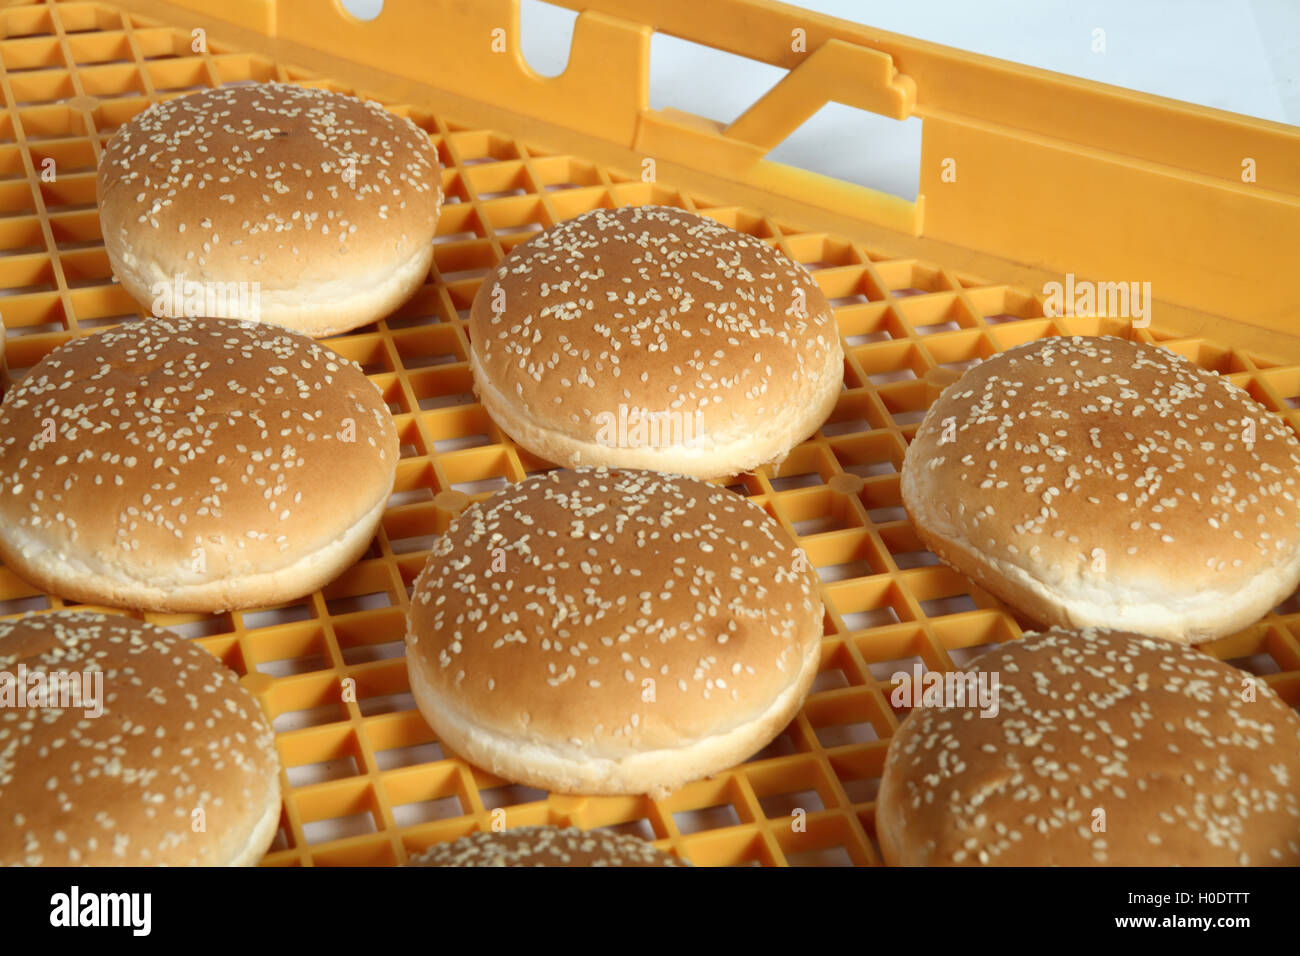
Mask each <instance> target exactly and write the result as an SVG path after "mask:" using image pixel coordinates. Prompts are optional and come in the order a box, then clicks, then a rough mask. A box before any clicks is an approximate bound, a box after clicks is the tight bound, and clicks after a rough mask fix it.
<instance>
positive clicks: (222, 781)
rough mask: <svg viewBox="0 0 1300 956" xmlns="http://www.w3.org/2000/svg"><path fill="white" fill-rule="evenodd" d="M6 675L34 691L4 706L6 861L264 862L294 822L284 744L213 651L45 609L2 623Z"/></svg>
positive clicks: (0, 796)
mask: <svg viewBox="0 0 1300 956" xmlns="http://www.w3.org/2000/svg"><path fill="white" fill-rule="evenodd" d="M0 674H4V675H10V676H11V678H12V680H10V679H7V678H5V677H0V696H3V695H4V694H6V693H9V694H14V693H16V687H17V686H21V687H22V689H23V691H24V693H25V694H26V695H27V696H26V700H25V704H26V706H17V705H16V704H15V703H14V702H13V701H12V700H9V701H7V706H5V707H3V708H0V754H2V755H3V759H0V866H12V865H28V866H155V865H171V866H182V865H203V866H250V865H252V864H254V863H256V862H257V861H258V860H260V859H261V858H262V855H263V854H264V853H265V852H266V848H267V847H268V846H269V845H270V844H271V841H272V839H274V837H275V831H276V827H277V825H278V823H279V820H280V777H279V773H280V768H279V761H278V760H277V758H276V752H275V741H274V738H273V736H272V733H271V727H270V725H269V724H268V723H267V721H266V717H265V715H263V713H262V710H261V708H260V707H259V706H258V703H257V701H256V700H255V699H254V698H253V697H252V695H250V694H249V693H248V692H247V691H245V690H244V689H243V688H242V687H240V685H239V681H238V680H237V679H236V677H235V675H234V674H233V673H231V672H230V671H229V670H227V669H226V668H225V667H223V666H222V665H221V664H220V662H218V661H217V660H216V658H214V657H213V656H212V655H211V654H209V653H207V652H206V651H204V650H203V649H202V648H200V647H199V646H198V645H196V644H192V643H191V642H189V641H187V640H183V639H182V638H180V637H177V636H176V635H175V634H173V633H172V632H171V631H166V630H163V629H162V628H158V627H154V626H153V625H151V624H145V623H143V622H140V621H135V620H131V619H130V618H126V617H117V616H111V615H104V614H94V613H89V612H84V611H69V612H56V613H51V614H31V615H27V616H26V617H22V618H18V619H13V620H6V621H0ZM20 674H24V675H25V678H26V679H25V680H23V681H18V682H17V684H15V683H14V681H17V678H18V676H19V675H20ZM35 674H40V675H41V678H40V679H39V681H37V680H36V679H35V678H34V677H33V675H35ZM96 675H98V676H96ZM56 683H57V685H58V688H59V690H58V693H57V695H55V694H49V695H48V696H45V697H41V696H39V695H36V696H34V689H35V688H36V687H38V686H44V687H45V688H47V689H48V690H53V688H54V687H55V685H56ZM6 684H7V688H8V689H7V690H6ZM96 684H99V685H100V686H99V689H98V690H95V689H94V688H95V685H96ZM92 697H93V698H95V700H96V701H97V703H96V704H95V705H94V706H87V705H88V704H89V703H91V698H92ZM96 710H98V711H100V712H99V713H96V712H95V711H96Z"/></svg>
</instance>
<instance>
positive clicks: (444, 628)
mask: <svg viewBox="0 0 1300 956" xmlns="http://www.w3.org/2000/svg"><path fill="white" fill-rule="evenodd" d="M494 564H495V568H494ZM821 620H822V605H821V601H820V599H819V598H818V596H817V588H816V584H815V580H814V577H813V573H812V571H811V570H810V569H809V566H808V564H807V562H806V561H804V560H803V559H802V554H801V553H797V552H796V549H795V548H794V546H793V545H792V544H791V543H790V542H789V541H788V540H787V538H786V537H785V535H784V533H783V532H782V531H781V528H780V526H779V525H778V524H777V523H776V522H775V521H774V520H772V518H770V517H769V516H768V515H767V514H766V513H765V512H764V511H763V510H762V509H761V508H759V507H758V506H756V505H754V504H751V503H750V502H749V501H747V500H745V499H744V498H742V497H740V496H739V495H736V494H733V493H732V492H730V491H727V490H725V489H722V488H717V487H715V486H713V485H709V484H706V483H704V482H702V481H698V480H696V479H693V478H683V477H679V476H675V475H663V474H659V473H657V472H649V471H624V470H619V469H611V470H605V469H603V468H597V469H579V470H577V471H565V470H556V471H550V472H547V473H545V474H543V475H539V476H536V477H534V478H530V479H528V480H526V481H523V482H520V483H519V484H517V485H514V486H512V487H510V488H507V489H505V490H503V491H500V492H498V493H496V494H495V495H493V496H492V497H490V498H488V499H486V500H485V501H482V502H480V503H478V504H476V505H474V506H473V507H471V508H470V509H469V510H468V511H466V512H464V513H463V514H461V515H459V516H458V517H457V518H456V519H455V520H453V521H452V522H451V525H450V527H449V528H448V529H447V533H446V534H445V535H443V536H442V537H441V538H440V539H439V540H438V542H437V544H436V545H435V546H434V551H433V554H432V555H431V556H430V558H429V562H428V564H427V565H426V566H425V569H424V572H423V573H422V574H421V576H420V578H419V580H418V581H417V583H416V587H415V591H414V593H413V594H412V597H411V614H410V634H409V635H408V638H407V640H408V650H407V654H408V658H412V657H413V658H416V660H417V661H418V662H419V664H421V665H422V666H423V670H424V673H425V674H426V675H427V678H428V680H429V683H430V684H431V686H432V687H433V688H434V690H435V691H436V692H437V693H438V694H439V695H440V697H441V699H442V700H441V702H442V703H443V704H445V705H446V706H447V707H449V708H450V709H451V710H453V711H454V712H456V713H457V714H458V715H460V716H461V717H463V718H467V719H472V720H473V722H474V723H476V724H479V725H481V726H485V727H487V728H489V729H493V730H496V731H498V732H501V733H509V734H515V735H518V734H520V733H525V734H526V735H527V736H531V737H535V738H540V739H542V740H545V741H548V742H553V741H560V742H563V743H567V742H569V741H581V745H582V746H584V747H589V749H590V750H591V751H593V752H619V753H621V752H624V751H626V752H639V751H643V750H650V749H659V748H665V747H674V746H679V745H681V744H682V743H683V742H684V741H694V740H696V739H697V738H699V737H703V736H707V735H710V734H715V733H723V732H726V731H728V730H731V729H734V728H735V727H738V726H741V725H743V724H746V723H748V722H749V721H751V720H753V719H755V718H756V717H757V716H758V715H759V714H761V713H763V712H764V711H766V710H767V709H768V707H770V705H771V703H772V701H773V699H775V698H776V697H777V696H778V695H779V694H780V693H781V692H782V691H784V690H786V689H788V688H789V687H790V685H791V684H792V683H793V682H794V681H795V679H796V677H797V675H798V674H799V671H800V668H801V666H802V663H803V660H804V657H805V655H806V653H807V651H808V648H809V645H810V643H814V642H816V641H818V640H820V637H821ZM575 701H580V702H581V703H580V705H576V704H575Z"/></svg>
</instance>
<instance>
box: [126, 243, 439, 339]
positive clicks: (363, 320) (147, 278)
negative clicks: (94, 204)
mask: <svg viewBox="0 0 1300 956" xmlns="http://www.w3.org/2000/svg"><path fill="white" fill-rule="evenodd" d="M106 246H107V243H106ZM433 248H434V247H433V242H432V236H430V241H428V242H423V243H421V244H419V246H418V247H417V248H416V250H415V252H413V253H412V254H411V255H410V256H408V257H407V258H406V259H405V260H402V261H400V262H396V263H394V264H393V266H392V268H391V269H390V270H388V271H386V272H384V273H382V274H380V275H373V274H371V275H363V276H358V277H356V279H355V280H354V281H349V282H344V281H343V280H335V281H334V282H331V283H328V285H327V286H321V285H310V284H309V285H304V286H303V287H302V288H300V289H276V290H269V289H263V290H261V292H260V295H259V301H260V306H259V310H258V317H257V321H258V322H261V323H263V324H265V325H278V326H280V327H281V328H285V329H289V330H290V331H293V332H301V333H303V334H304V335H309V336H311V337H312V338H318V339H319V338H325V337H327V336H331V335H339V334H341V333H343V332H349V331H351V330H352V329H356V328H360V327H361V326H363V325H369V324H370V323H372V322H378V321H379V320H380V319H382V318H385V317H386V316H388V315H389V314H391V313H392V312H393V311H394V310H396V309H397V308H398V307H399V306H401V305H402V304H404V303H405V302H406V301H407V300H408V299H410V298H411V296H413V295H414V294H415V292H416V290H417V289H419V288H420V286H421V285H423V284H424V280H425V279H426V278H427V277H428V275H429V267H430V266H431V265H432V263H433ZM108 252H109V264H110V266H111V268H112V270H113V275H115V276H116V277H117V280H118V282H119V283H121V285H122V288H123V289H125V290H126V291H127V293H128V294H129V295H130V296H131V298H133V299H134V300H135V301H136V303H137V304H138V305H139V306H140V308H141V310H142V311H143V312H144V313H145V315H152V314H153V305H154V295H153V293H152V291H151V290H152V289H153V287H154V284H155V283H157V282H163V283H168V282H171V281H173V280H172V276H171V274H170V273H167V272H166V271H164V269H163V268H162V267H161V266H159V265H158V264H157V263H155V262H130V261H129V260H130V259H131V258H132V257H129V256H128V257H123V256H121V255H119V254H118V251H117V250H116V249H113V248H109V250H108ZM195 281H202V280H199V279H198V277H195ZM210 281H213V282H217V281H233V280H218V279H211V280H210ZM207 317H208V318H242V316H239V315H235V314H230V315H215V316H207ZM196 318H197V316H196Z"/></svg>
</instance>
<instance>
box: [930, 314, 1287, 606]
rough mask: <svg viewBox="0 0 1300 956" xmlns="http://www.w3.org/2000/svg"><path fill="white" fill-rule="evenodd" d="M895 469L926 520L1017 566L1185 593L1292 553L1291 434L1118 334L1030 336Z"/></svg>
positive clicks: (1227, 390)
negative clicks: (1088, 571) (1080, 567)
mask: <svg viewBox="0 0 1300 956" xmlns="http://www.w3.org/2000/svg"><path fill="white" fill-rule="evenodd" d="M945 431H947V433H948V439H947V440H945ZM1246 438H1253V442H1250V443H1248V442H1247V441H1246V440H1245V439H1246ZM904 467H905V470H906V471H909V472H910V473H911V474H910V475H909V476H908V479H907V480H905V482H904V484H905V485H907V484H910V483H912V482H914V483H915V484H914V485H913V487H914V490H915V495H916V498H917V499H918V500H920V501H922V502H925V505H924V507H925V511H926V513H927V516H928V519H929V521H930V523H931V524H933V523H934V522H935V521H938V520H940V519H942V521H943V523H944V524H950V525H952V526H953V527H955V528H957V529H958V530H959V531H960V532H961V533H962V534H963V535H964V536H965V537H966V538H967V539H968V540H970V541H971V542H972V543H973V545H974V546H975V547H977V548H979V549H981V550H985V551H990V552H991V553H993V554H994V555H995V556H997V557H998V558H1000V559H1002V560H1006V561H1010V562H1012V563H1014V564H1017V565H1020V566H1021V567H1025V566H1026V565H1029V566H1034V567H1041V566H1049V567H1050V566H1066V565H1069V566H1076V565H1077V564H1079V563H1083V564H1084V565H1085V566H1086V567H1087V568H1092V567H1093V566H1094V565H1096V566H1097V567H1099V568H1100V567H1104V569H1105V571H1104V574H1102V575H1101V577H1102V578H1109V579H1112V580H1122V581H1124V582H1126V583H1128V584H1131V585H1141V584H1150V585H1154V586H1156V587H1163V586H1166V585H1168V586H1172V587H1174V588H1184V589H1185V588H1189V587H1190V588H1192V589H1195V588H1196V587H1197V583H1198V582H1205V583H1207V584H1214V583H1221V581H1218V580H1217V578H1216V576H1217V575H1219V574H1220V573H1222V572H1225V571H1226V572H1227V573H1229V574H1231V575H1233V576H1234V577H1235V576H1249V575H1251V574H1254V573H1258V572H1260V571H1265V572H1267V571H1268V570H1269V569H1271V568H1272V567H1274V566H1275V565H1276V564H1278V563H1279V562H1281V561H1283V560H1286V559H1289V557H1290V556H1291V555H1292V554H1293V553H1294V551H1295V549H1296V548H1297V547H1300V498H1298V497H1297V495H1300V485H1298V484H1297V482H1298V481H1300V442H1297V440H1296V437H1295V435H1294V434H1293V433H1292V431H1291V429H1290V428H1288V427H1287V426H1286V425H1285V424H1284V423H1283V422H1281V421H1279V420H1278V418H1277V417H1276V416H1275V415H1273V414H1272V413H1270V412H1269V411H1268V410H1267V409H1265V408H1263V407H1262V406H1260V405H1259V404H1257V403H1256V402H1255V401H1254V400H1252V399H1251V397H1250V396H1249V395H1248V394H1246V392H1244V391H1242V390H1241V389H1239V388H1237V387H1236V386H1234V385H1232V384H1231V383H1230V382H1228V381H1227V380H1226V379H1224V378H1222V377H1221V376H1219V375H1216V374H1214V373H1212V372H1206V371H1204V370H1202V369H1200V368H1197V367H1196V366H1195V365H1193V364H1192V363H1191V362H1188V361H1187V360H1186V359H1184V358H1182V357H1181V356H1179V355H1177V354H1175V353H1173V352H1170V351H1169V350H1167V349H1164V348H1160V347H1157V346H1151V345H1142V344H1137V343H1134V342H1130V341H1127V340H1124V339H1118V338H1112V337H1109V336H1106V337H1099V338H1091V337H1074V338H1046V339H1041V340H1038V341H1035V342H1031V343H1028V344H1026V345H1022V346H1019V347H1017V348H1014V349H1010V350H1008V351H1006V352H1002V353H1000V354H998V355H994V356H992V357H991V358H989V359H987V360H985V361H984V362H981V363H980V364H979V365H977V366H975V367H974V368H972V369H970V370H969V371H968V372H966V374H965V375H963V376H962V377H961V378H960V379H959V380H958V381H957V382H955V383H954V384H953V385H950V386H949V387H948V388H947V389H945V390H944V392H943V394H942V395H941V396H940V397H939V399H938V400H937V401H936V402H935V403H934V404H933V405H932V406H931V407H930V411H929V412H928V413H927V414H926V417H925V420H924V422H923V423H922V424H921V427H920V429H918V431H917V434H916V438H915V439H914V440H913V442H912V444H911V446H910V447H909V448H908V452H907V459H906V463H905V466H904ZM909 504H910V503H909ZM1097 549H1101V551H1102V552H1103V554H1101V555H1098V554H1097V553H1096V552H1097ZM1099 558H1100V559H1101V560H1098V559H1099Z"/></svg>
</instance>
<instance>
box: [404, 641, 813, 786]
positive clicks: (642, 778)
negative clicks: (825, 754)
mask: <svg viewBox="0 0 1300 956" xmlns="http://www.w3.org/2000/svg"><path fill="white" fill-rule="evenodd" d="M817 632H818V636H817V639H816V640H812V641H809V647H808V649H807V650H806V651H805V653H804V657H803V660H802V662H801V666H800V670H799V673H798V674H797V675H796V677H795V679H794V680H793V681H792V682H791V683H790V684H789V685H788V686H787V687H786V688H785V689H784V690H783V691H782V692H781V693H780V695H779V696H778V697H777V698H776V699H775V700H774V701H773V702H772V704H771V706H770V707H768V708H767V710H765V711H763V713H761V714H760V715H759V716H757V717H756V718H754V719H753V720H752V721H750V722H748V723H745V724H742V725H741V726H739V727H736V728H735V729H733V730H731V731H728V732H727V733H723V734H717V735H714V736H711V737H705V738H703V739H701V740H698V741H696V742H694V743H690V744H687V745H685V746H682V747H676V748H671V749H662V750H647V751H643V752H641V753H634V754H627V755H624V756H620V757H618V758H611V757H598V756H594V755H593V756H584V755H582V754H580V753H578V752H577V751H576V748H572V747H567V748H565V749H563V750H562V749H561V748H559V747H551V746H549V745H547V744H543V743H536V742H529V741H525V740H522V739H520V738H517V737H511V736H509V735H506V734H502V733H500V732H498V731H495V730H489V729H486V728H483V727H480V726H477V725H475V724H473V723H471V722H470V721H468V720H466V719H464V718H463V717H461V716H459V715H457V714H454V713H452V712H451V710H450V709H449V708H448V707H446V706H444V705H443V703H442V702H441V701H440V700H439V698H438V695H437V693H436V692H435V691H434V690H433V688H432V686H431V685H430V683H429V682H428V680H427V679H426V678H425V676H424V674H423V669H424V668H425V667H427V666H429V665H428V664H427V663H426V662H425V661H423V660H421V659H419V657H418V656H417V655H416V654H413V653H412V651H411V648H410V644H409V641H408V645H407V656H406V661H407V671H408V672H409V675H410V682H411V693H412V695H413V696H414V697H415V702H416V704H417V706H418V707H419V709H420V713H421V714H422V715H423V716H424V719H425V720H426V721H427V722H428V724H429V726H430V727H432V728H433V731H434V733H435V734H436V735H437V737H438V740H439V742H441V743H444V744H446V745H447V746H448V747H450V748H451V749H452V750H454V751H455V752H456V753H457V754H459V755H460V756H462V757H464V758H465V759H466V760H468V761H469V762H470V763H472V764H474V765H475V766H478V767H482V768H483V769H484V770H487V771H489V772H491V773H493V774H495V775H496V776H499V777H503V778H505V779H506V780H510V781H512V782H514V783H519V784H523V785H525V786H530V787H537V788H538V789H542V790H547V791H549V792H552V793H568V794H584V795H590V796H609V795H627V794H648V795H649V796H650V797H652V798H654V799H662V798H663V797H665V796H667V795H668V794H669V793H671V792H672V791H673V790H675V789H677V788H678V787H681V786H683V785H685V784H687V783H690V782H692V781H694V780H699V779H701V778H703V777H707V776H710V775H712V774H715V773H720V772H721V771H723V770H727V769H729V768H731V767H734V766H736V765H737V764H739V763H741V762H743V761H744V760H746V759H747V758H749V757H751V756H753V755H754V754H755V753H757V752H758V751H760V750H762V749H763V748H764V747H765V746H767V745H768V744H769V743H771V742H772V740H774V739H775V738H776V736H777V734H779V733H780V732H781V730H782V728H784V727H785V726H786V725H787V724H789V723H790V721H791V720H793V719H794V716H795V714H796V713H798V711H799V708H800V707H801V706H802V705H803V701H804V698H805V697H806V696H807V695H808V691H809V689H810V688H811V687H812V683H813V680H814V679H815V678H816V676H817V669H818V667H819V665H820V662H821V639H820V634H821V622H820V621H818V622H817Z"/></svg>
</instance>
